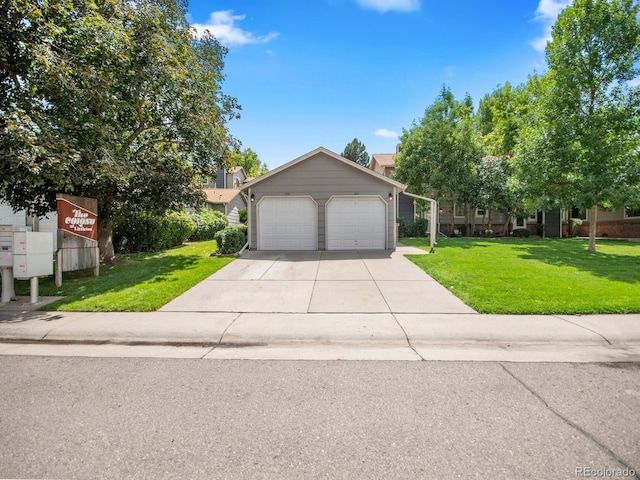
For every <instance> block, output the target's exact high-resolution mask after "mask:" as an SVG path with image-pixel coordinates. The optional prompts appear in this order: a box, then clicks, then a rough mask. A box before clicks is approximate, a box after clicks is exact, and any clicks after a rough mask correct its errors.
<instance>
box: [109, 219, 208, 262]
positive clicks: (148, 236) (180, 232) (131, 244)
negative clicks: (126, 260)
mask: <svg viewBox="0 0 640 480" xmlns="http://www.w3.org/2000/svg"><path fill="white" fill-rule="evenodd" d="M195 227H196V224H195V222H194V221H193V220H192V219H191V217H190V216H189V215H188V214H187V213H185V212H169V213H167V214H166V215H163V216H160V215H154V214H152V213H148V212H135V213H134V212H126V213H122V214H120V215H118V216H116V217H115V218H114V222H113V244H114V248H115V249H116V251H118V252H119V253H137V252H155V251H158V250H164V249H167V248H171V247H177V246H179V245H182V243H183V242H185V241H186V240H187V239H188V238H189V237H190V236H191V234H192V232H193V230H194V229H195Z"/></svg>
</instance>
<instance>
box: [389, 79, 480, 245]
mask: <svg viewBox="0 0 640 480" xmlns="http://www.w3.org/2000/svg"><path fill="white" fill-rule="evenodd" d="M473 120H474V118H473V103H472V100H471V98H470V97H469V96H467V97H465V99H464V100H463V101H462V102H459V101H457V100H456V99H455V98H454V96H453V93H452V92H451V90H450V89H449V88H447V87H446V86H445V87H443V88H442V90H441V92H440V95H439V96H438V97H437V99H436V101H435V102H434V103H433V104H432V105H430V106H429V107H427V109H426V111H425V115H424V117H423V118H422V119H421V120H420V121H419V122H414V123H413V125H412V127H411V129H409V130H404V131H403V133H402V139H401V150H400V153H399V154H398V156H397V157H396V168H395V175H396V178H397V179H398V180H399V181H401V182H403V183H406V184H407V185H408V186H409V188H410V189H411V190H413V191H416V192H420V193H422V194H427V195H429V196H433V197H434V198H436V199H438V200H448V201H449V202H450V203H451V225H450V227H451V230H453V228H454V224H453V217H454V214H453V209H454V203H455V202H456V201H461V202H463V203H465V217H466V223H467V224H470V223H471V222H472V215H473V214H472V212H471V210H472V209H475V207H476V206H478V203H479V198H478V196H477V193H478V183H477V182H478V177H477V172H478V170H477V168H478V164H479V162H480V159H481V158H482V150H481V148H480V146H479V145H478V142H477V140H476V133H475V128H474V122H473ZM467 231H468V232H470V233H471V231H472V230H471V229H467Z"/></svg>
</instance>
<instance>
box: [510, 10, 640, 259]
mask: <svg viewBox="0 0 640 480" xmlns="http://www.w3.org/2000/svg"><path fill="white" fill-rule="evenodd" d="M546 57H547V62H548V66H549V71H548V73H547V74H546V76H545V77H544V78H543V79H538V78H534V79H533V80H534V81H533V82H531V88H532V90H533V91H534V92H535V95H536V96H537V97H538V101H537V105H538V108H537V111H536V112H533V115H532V116H531V123H530V125H529V126H528V127H527V128H526V129H525V135H524V145H523V146H524V148H523V154H522V158H521V159H519V164H520V173H521V175H522V178H523V179H524V180H525V181H526V184H527V186H528V188H529V189H530V190H531V191H532V192H533V193H534V194H535V195H538V196H539V197H540V198H548V199H556V200H557V201H558V202H559V203H560V204H561V205H560V206H563V207H568V206H571V205H576V206H578V207H579V208H580V209H581V210H583V211H587V213H588V220H589V247H588V249H589V251H590V252H595V251H596V225H597V211H598V206H600V207H604V208H620V207H624V206H628V205H629V203H633V204H638V195H639V193H638V192H639V188H638V185H639V178H640V162H639V158H638V140H639V138H638V131H639V127H640V123H639V120H640V117H639V113H638V112H639V111H640V110H639V109H640V89H639V88H638V87H630V86H629V83H628V82H629V81H630V80H632V79H634V78H635V77H637V76H638V74H640V70H639V69H638V64H639V63H638V62H639V61H640V24H639V22H638V5H637V4H635V3H634V1H633V0H575V1H574V2H573V4H572V5H571V6H569V7H567V8H566V9H565V10H563V11H562V12H561V13H560V15H559V16H558V19H557V21H556V23H555V25H554V26H553V29H552V41H551V42H550V43H549V44H548V46H547V50H546Z"/></svg>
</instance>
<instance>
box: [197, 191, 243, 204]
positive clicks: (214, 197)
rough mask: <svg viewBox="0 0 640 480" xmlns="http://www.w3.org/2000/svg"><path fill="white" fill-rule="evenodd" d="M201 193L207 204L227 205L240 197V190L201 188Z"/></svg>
mask: <svg viewBox="0 0 640 480" xmlns="http://www.w3.org/2000/svg"><path fill="white" fill-rule="evenodd" d="M202 191H203V192H204V193H205V195H206V196H207V202H209V203H229V202H230V201H231V200H233V199H234V198H236V196H238V195H240V190H238V189H237V188H203V189H202Z"/></svg>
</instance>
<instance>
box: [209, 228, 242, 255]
mask: <svg viewBox="0 0 640 480" xmlns="http://www.w3.org/2000/svg"><path fill="white" fill-rule="evenodd" d="M215 240H216V243H217V244H218V253H223V254H225V255H228V254H233V253H238V252H239V251H240V250H242V247H244V245H245V243H247V226H246V225H237V226H235V227H227V228H225V229H224V230H221V231H219V232H218V233H216V235H215Z"/></svg>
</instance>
